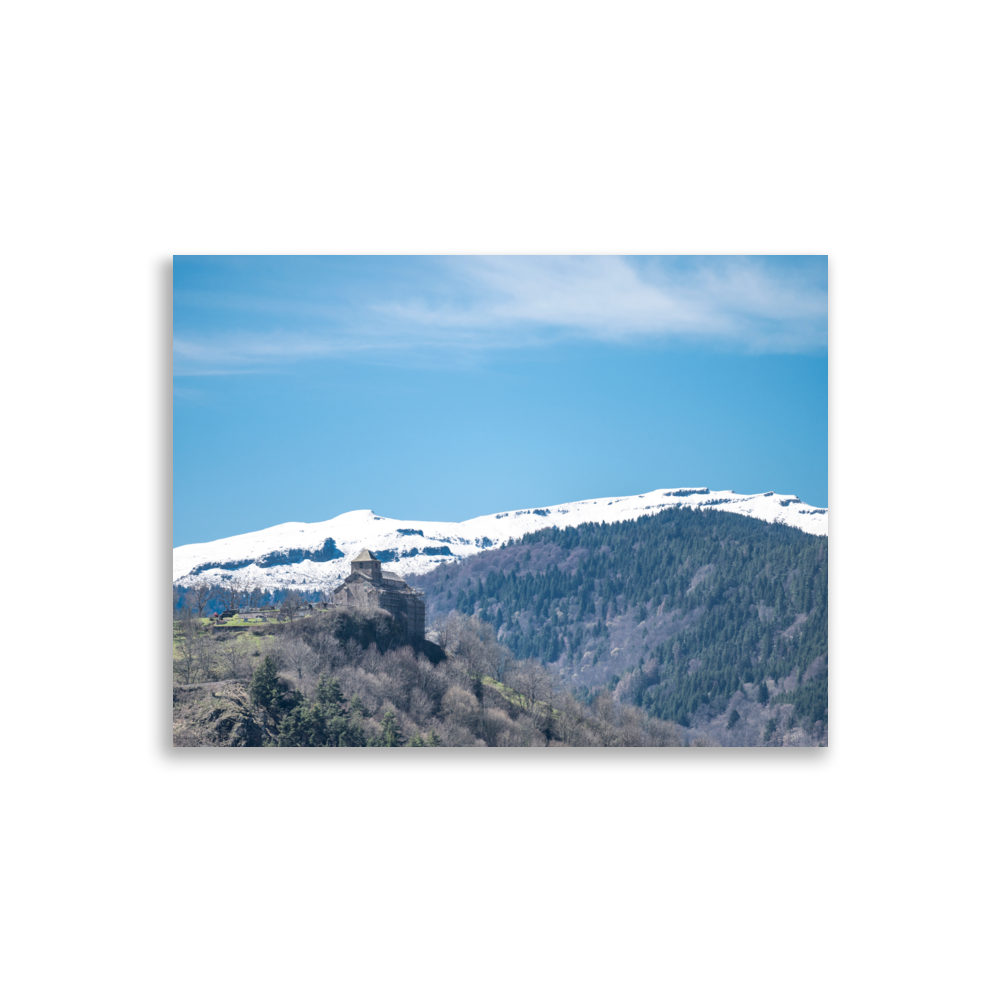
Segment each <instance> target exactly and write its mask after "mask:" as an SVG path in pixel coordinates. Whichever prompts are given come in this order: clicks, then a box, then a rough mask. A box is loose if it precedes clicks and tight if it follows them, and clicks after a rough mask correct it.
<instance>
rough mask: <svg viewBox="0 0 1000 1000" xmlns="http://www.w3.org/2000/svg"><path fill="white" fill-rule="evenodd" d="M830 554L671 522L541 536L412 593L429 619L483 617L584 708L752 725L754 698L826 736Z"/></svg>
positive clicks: (803, 539) (726, 526) (738, 531)
mask: <svg viewBox="0 0 1000 1000" xmlns="http://www.w3.org/2000/svg"><path fill="white" fill-rule="evenodd" d="M827 554H828V540H827V538H826V537H825V536H815V535H809V534H806V533H804V532H802V531H799V530H797V529H795V528H790V527H787V526H785V525H779V524H769V523H767V522H764V521H760V520H757V519H755V518H750V517H740V516H737V515H733V514H729V513H718V512H714V511H698V510H685V509H671V510H666V511H663V512H662V513H658V514H656V515H653V516H650V517H643V518H640V519H638V520H636V521H622V522H617V523H613V524H586V525H582V526H580V527H579V528H566V529H561V530H560V529H549V530H546V531H541V532H538V533H536V534H532V535H527V536H525V537H524V538H522V539H521V540H520V541H519V542H518V543H516V544H512V545H506V546H502V547H500V548H499V549H497V550H494V551H492V552H486V553H483V554H482V555H480V556H477V557H476V558H475V559H470V560H467V561H466V562H464V563H461V564H458V565H451V566H442V567H440V568H439V569H437V570H435V571H434V573H431V574H428V575H426V576H424V577H418V578H414V579H413V581H412V582H413V583H414V585H416V586H422V587H424V588H425V589H426V591H427V603H428V617H429V618H433V617H434V616H441V615H444V614H447V613H448V612H449V611H451V610H452V609H454V610H457V611H459V612H462V613H464V614H468V615H476V616H477V617H478V618H480V619H481V620H482V621H484V622H487V623H489V624H491V625H492V626H493V627H494V628H495V629H496V630H497V632H498V637H499V640H500V641H501V642H502V643H503V644H504V645H506V646H508V647H509V648H510V649H511V650H512V652H513V653H514V655H515V656H517V657H522V658H523V657H537V658H538V659H540V660H541V661H542V662H543V663H545V664H546V665H547V666H548V668H549V669H550V670H551V671H552V672H553V673H554V674H556V675H558V676H559V677H560V678H561V680H562V682H563V683H564V684H565V685H566V686H567V687H568V688H569V689H570V690H572V691H573V692H574V694H575V695H576V697H578V698H579V699H581V700H582V701H584V702H586V701H588V700H590V699H592V698H594V697H596V696H597V695H598V694H599V692H600V691H602V690H611V691H612V692H613V693H614V695H615V698H616V700H617V701H619V702H621V703H630V704H636V705H639V706H641V707H643V708H644V709H645V710H646V711H648V712H649V713H651V714H653V715H655V716H657V717H659V718H663V719H670V720H673V721H675V722H677V723H678V724H680V725H682V726H685V727H688V726H692V725H700V724H705V723H707V722H708V720H710V719H712V718H714V717H716V716H720V715H721V714H722V713H724V712H726V713H727V714H726V716H725V717H726V719H727V721H728V720H729V719H730V718H731V717H732V710H733V709H737V711H738V712H739V714H740V715H741V717H742V716H743V715H745V714H747V710H748V707H749V706H748V705H747V704H746V702H747V696H748V695H749V693H750V692H753V697H754V698H756V700H757V702H758V703H759V704H762V705H767V704H769V703H770V702H771V701H772V700H773V701H774V702H775V704H776V705H781V704H784V705H788V706H789V709H788V718H789V719H790V720H791V722H792V723H793V724H798V725H800V726H801V727H804V728H805V729H807V730H808V731H810V732H813V733H817V734H819V733H821V731H822V730H824V729H825V726H826V723H827ZM731 702H732V703H733V704H732V706H731V707H730V703H731ZM737 702H739V703H740V704H743V705H744V707H743V709H742V710H740V709H739V708H738V705H737ZM727 710H728V711H727ZM736 721H738V720H736ZM736 721H734V723H733V726H735V725H736ZM733 726H730V731H731V730H732V728H733ZM817 738H818V739H821V738H822V737H821V736H818V737H817Z"/></svg>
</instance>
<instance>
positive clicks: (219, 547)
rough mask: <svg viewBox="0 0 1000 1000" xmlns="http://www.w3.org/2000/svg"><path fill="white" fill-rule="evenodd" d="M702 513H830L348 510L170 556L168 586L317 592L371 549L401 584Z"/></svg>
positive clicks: (815, 529) (691, 499)
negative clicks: (534, 547)
mask: <svg viewBox="0 0 1000 1000" xmlns="http://www.w3.org/2000/svg"><path fill="white" fill-rule="evenodd" d="M672 506H683V507H705V508H709V509H712V510H719V511H728V512H730V513H733V514H744V515H746V516H747V517H756V518H760V519H761V520H763V521H771V522H775V523H779V524H788V525H792V526H793V527H796V528H801V529H802V530H803V531H807V532H809V533H810V534H814V535H825V534H826V533H827V511H826V509H824V508H820V507H811V506H809V505H808V504H805V503H803V502H802V501H801V500H799V498H798V497H795V496H781V495H780V494H776V493H756V494H753V495H750V496H744V495H741V494H738V493H733V492H732V491H731V490H723V491H717V492H713V491H711V490H709V489H705V488H701V489H672V490H653V491H652V492H649V493H640V494H639V495H638V496H631V497H602V498H601V499H599V500H576V501H574V502H572V503H564V504H555V505H553V506H551V507H545V508H538V507H536V508H534V509H533V510H507V511H503V512H502V513H500V514H484V515H482V516H481V517H474V518H472V519H470V520H468V521H460V522H452V521H397V520H396V519H394V518H391V517H380V516H379V515H377V514H375V513H374V512H373V511H370V510H352V511H349V512H348V513H346V514H340V515H339V516H338V517H335V518H332V519H331V520H329V521H318V522H316V523H315V524H306V523H303V522H301V521H291V522H289V523H288V524H278V525H275V526H274V527H273V528H265V529H263V530H262V531H251V532H248V533H247V534H245V535H233V536H232V537H231V538H220V539H219V540H218V541H215V542H199V543H196V544H193V545H181V546H178V547H177V548H176V549H174V571H173V576H174V583H175V584H179V585H180V586H185V587H188V586H191V585H193V584H194V583H196V582H208V583H221V582H222V581H224V580H229V579H231V578H233V577H235V578H236V579H237V580H238V581H239V582H240V583H242V584H244V585H246V586H251V587H253V586H259V587H261V588H263V589H270V590H274V589H276V588H277V589H282V590H284V589H288V588H297V589H300V590H319V589H324V588H327V587H329V586H330V585H331V584H334V583H336V582H337V581H338V580H342V579H343V578H344V577H345V576H347V575H348V573H350V563H351V557H352V556H353V555H354V554H355V553H356V552H358V551H359V550H361V549H363V548H367V549H370V550H371V551H372V552H374V553H375V554H376V555H377V556H378V558H379V559H381V560H382V561H383V562H387V563H392V564H393V565H392V567H391V568H392V571H393V572H395V573H398V574H399V575H400V576H404V577H406V576H416V575H419V574H421V573H426V572H428V571H429V570H432V569H433V568H434V567H435V566H437V565H439V564H440V563H447V562H458V561H459V560H461V559H466V558H468V557H469V556H472V555H475V554H476V553H477V552H482V551H483V550H484V549H488V548H492V547H493V546H495V545H500V544H501V543H502V542H505V541H510V540H511V539H517V538H520V537H521V536H522V535H526V534H528V533H529V532H532V531H538V530H540V529H541V528H548V527H560V528H565V527H569V526H574V527H575V526H576V525H580V524H583V523H585V522H587V521H608V522H610V521H628V520H635V519H636V518H638V517H642V516H643V515H645V514H655V513H656V512H657V511H660V510H662V509H663V508H665V507H672Z"/></svg>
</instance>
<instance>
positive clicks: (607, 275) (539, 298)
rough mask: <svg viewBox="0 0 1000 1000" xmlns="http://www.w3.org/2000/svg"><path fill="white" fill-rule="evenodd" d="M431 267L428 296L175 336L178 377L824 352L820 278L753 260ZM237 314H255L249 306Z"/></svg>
mask: <svg viewBox="0 0 1000 1000" xmlns="http://www.w3.org/2000/svg"><path fill="white" fill-rule="evenodd" d="M437 265H438V278H439V280H436V281H435V282H434V287H433V290H432V291H429V292H426V291H424V289H423V288H421V289H417V290H408V291H407V293H406V294H397V295H396V296H395V297H394V298H390V299H389V301H372V300H371V299H368V300H367V301H364V302H357V301H355V302H354V303H351V304H350V305H347V304H342V303H338V302H331V303H329V305H324V304H322V303H317V302H315V301H312V302H310V303H308V304H306V303H301V302H295V301H294V300H292V299H290V300H289V301H288V302H287V304H286V308H285V311H284V315H281V313H282V310H281V308H280V304H279V302H278V301H276V300H275V299H273V298H268V300H267V312H268V313H269V314H271V315H274V316H275V317H276V318H280V320H281V322H282V324H283V328H281V329H275V330H273V331H271V332H269V333H266V334H264V333H261V332H259V331H254V332H246V333H243V332H238V331H235V332H234V331H228V332H226V333H220V334H217V335H214V336H211V337H208V338H197V339H196V338H194V337H192V336H190V335H184V334H183V333H182V334H181V335H179V336H178V337H177V338H176V339H175V342H174V349H175V364H176V368H177V373H178V374H197V373H200V372H203V371H205V370H206V368H207V367H208V366H211V367H212V368H213V369H215V370H216V371H217V370H218V369H219V368H220V367H225V368H226V369H228V370H233V371H240V370H245V368H250V367H254V368H256V367H257V366H259V365H261V364H264V365H273V364H277V363H290V362H294V361H300V360H308V359H315V358H321V357H331V356H338V355H340V356H343V355H358V354H368V355H381V356H382V357H383V358H385V359H386V360H388V358H389V356H390V355H391V356H401V355H403V354H410V353H413V352H424V353H425V354H426V353H427V352H431V353H435V352H450V353H451V354H453V355H454V354H458V355H461V356H464V357H469V356H474V355H477V354H480V353H482V352H483V351H486V350H498V349H511V348H529V347H532V346H537V345H544V344H548V343H552V342H554V341H562V340H566V339H587V340H597V341H604V342H612V343H615V342H650V341H668V340H676V341H685V342H695V343H704V344H712V345H717V346H719V347H723V348H729V349H736V350H744V351H754V352H783V353H784V352H802V351H815V350H822V349H823V348H824V347H825V345H826V310H827V301H826V287H825V281H821V280H819V278H818V277H817V274H821V271H820V270H819V268H813V269H812V271H811V273H810V271H809V269H801V268H794V267H792V268H789V267H787V266H781V264H780V263H779V264H777V265H776V264H775V263H774V262H768V261H767V260H764V259H761V258H754V257H743V258H730V257H714V258H713V257H708V258H696V259H687V258H643V259H628V258H622V257H453V258H444V259H440V260H438V261H437ZM244 306H245V308H247V309H249V310H253V309H254V304H253V302H252V300H248V301H247V302H246V303H244ZM223 359H224V360H223ZM425 360H426V359H425ZM220 361H222V362H223V363H222V364H220ZM244 366H245V367H244Z"/></svg>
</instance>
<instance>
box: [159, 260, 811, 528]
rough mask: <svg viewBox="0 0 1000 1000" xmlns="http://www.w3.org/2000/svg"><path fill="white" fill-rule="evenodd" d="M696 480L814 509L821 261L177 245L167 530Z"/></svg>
mask: <svg viewBox="0 0 1000 1000" xmlns="http://www.w3.org/2000/svg"><path fill="white" fill-rule="evenodd" d="M671 486H708V487H710V488H712V489H732V490H735V491H736V492H738V493H756V492H761V491H764V490H775V491H776V492H779V493H796V494H798V495H799V496H800V497H801V498H802V499H803V500H805V501H806V502H808V503H812V504H816V505H818V506H826V505H827V259H826V257H180V256H178V257H175V258H174V544H175V545H183V544H186V543H188V542H198V541H208V540H210V539H213V538H220V537H224V536H226V535H232V534H238V533H240V532H243V531H251V530H253V529H256V528H263V527H267V526H269V525H272V524H278V523H280V522H282V521H319V520H325V519H327V518H330V517H335V516H336V515H337V514H341V513H343V512H344V511H348V510H355V509H358V508H371V509H373V510H375V511H376V512H377V513H380V514H384V515H386V516H389V517H407V518H417V519H428V520H448V521H452V520H456V521H457V520H464V519H466V518H469V517H475V516H476V515H479V514H486V513H490V512H493V511H498V510H506V509H511V508H517V507H537V506H547V505H550V504H555V503H559V502H562V501H567V500H582V499H585V498H588V497H596V496H611V495H626V494H632V493H641V492H644V491H646V490H651V489H653V488H656V487H671Z"/></svg>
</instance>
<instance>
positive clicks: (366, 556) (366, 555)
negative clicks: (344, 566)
mask: <svg viewBox="0 0 1000 1000" xmlns="http://www.w3.org/2000/svg"><path fill="white" fill-rule="evenodd" d="M351 562H352V563H356V562H378V559H376V558H375V556H373V555H372V554H371V553H370V552H369V551H368V550H367V549H362V550H361V551H360V552H359V553H358V554H357V555H356V556H355V557H354V558H353V559H352V560H351Z"/></svg>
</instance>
